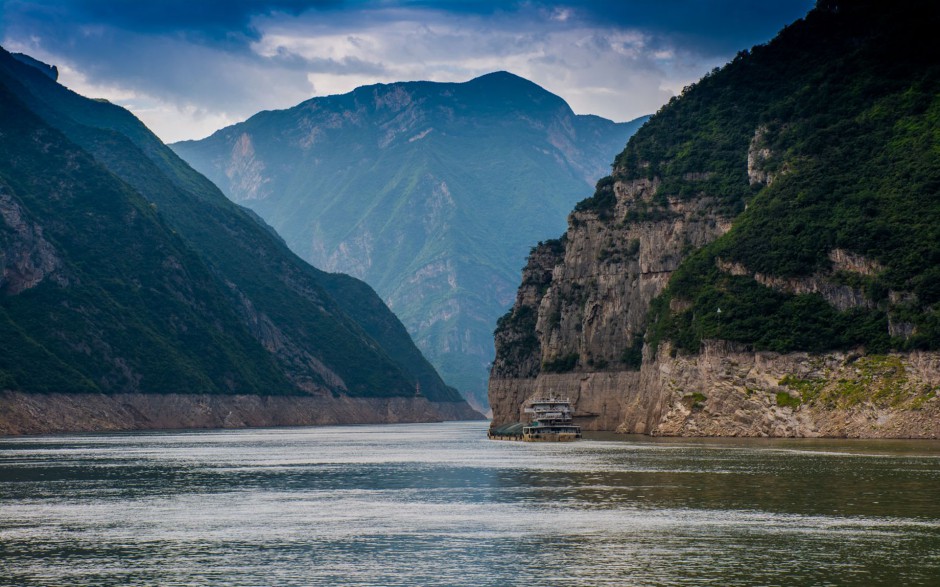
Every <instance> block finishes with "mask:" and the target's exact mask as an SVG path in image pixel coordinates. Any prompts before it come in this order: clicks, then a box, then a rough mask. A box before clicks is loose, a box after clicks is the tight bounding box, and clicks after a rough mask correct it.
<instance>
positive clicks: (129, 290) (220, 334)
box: [0, 50, 470, 415]
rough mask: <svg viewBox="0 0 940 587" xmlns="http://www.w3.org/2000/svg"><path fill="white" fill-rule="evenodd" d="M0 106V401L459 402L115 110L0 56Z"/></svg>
mask: <svg viewBox="0 0 940 587" xmlns="http://www.w3.org/2000/svg"><path fill="white" fill-rule="evenodd" d="M0 108H2V110H0V150H2V153H3V156H2V157H0V214H2V219H3V222H2V223H0V239H2V241H0V242H2V244H3V248H2V253H3V254H2V256H0V266H2V270H3V271H2V277H0V291H2V294H3V295H2V299H0V328H2V330H3V342H4V352H3V353H2V357H0V383H2V388H3V389H7V390H19V391H22V392H65V393H85V392H104V393H107V394H112V393H143V394H165V393H183V394H223V395H230V394H253V395H293V396H310V397H322V398H404V399H411V398H415V396H416V387H417V386H418V384H420V389H421V392H422V394H421V398H423V399H422V400H421V401H427V400H430V401H431V402H442V403H454V404H462V400H461V398H460V396H459V394H458V393H457V392H456V390H454V389H452V388H449V387H447V386H446V385H444V383H443V381H441V379H440V377H439V376H438V375H437V373H436V372H435V371H434V369H433V367H431V365H430V364H428V363H427V361H426V360H425V359H424V357H422V356H421V354H420V352H419V351H418V349H417V348H416V347H415V346H414V344H413V343H412V341H411V340H410V338H409V337H408V334H407V332H406V331H405V330H404V328H403V326H402V325H401V323H400V322H399V321H398V320H397V319H396V318H395V316H394V315H393V314H392V313H391V312H390V311H389V310H388V308H387V307H385V305H384V304H383V303H382V301H381V300H380V299H379V298H378V296H376V294H375V292H374V291H373V290H372V289H371V288H370V287H369V286H367V285H366V284H364V283H362V282H360V281H358V280H355V279H353V278H350V277H348V276H345V275H335V274H328V273H324V272H322V271H319V270H317V269H315V268H313V267H311V266H310V265H308V264H307V263H305V262H303V261H302V260H301V259H299V258H298V257H296V256H295V255H294V254H293V253H291V252H290V251H289V250H288V249H287V247H286V246H285V245H284V244H283V242H282V241H281V240H280V239H279V238H278V237H277V236H276V235H275V234H274V233H273V231H271V229H270V227H266V226H264V225H263V224H262V223H260V221H259V220H258V219H257V218H254V217H252V215H251V213H250V212H248V211H246V210H244V209H242V208H240V207H239V206H236V205H235V204H233V203H232V202H230V201H229V200H228V199H227V198H225V196H223V195H222V193H221V192H219V191H218V189H217V188H216V187H215V186H214V185H212V184H211V182H209V181H208V180H206V179H205V178H204V177H202V176H201V175H199V174H198V173H196V172H195V171H193V170H192V169H191V168H190V167H189V166H187V165H186V164H185V163H184V162H183V161H181V160H180V159H179V158H178V157H177V156H176V155H175V154H174V153H173V152H172V151H171V150H170V149H169V148H167V147H166V146H165V145H163V144H162V143H161V142H160V141H159V140H158V139H157V138H156V137H155V136H154V135H153V134H152V133H151V132H150V131H149V130H148V129H147V128H146V127H145V126H144V125H143V124H141V123H140V122H139V121H138V120H137V119H136V118H134V117H133V116H132V115H131V114H130V113H129V112H127V111H126V110H124V109H122V108H120V107H117V106H115V105H112V104H110V103H108V102H104V101H96V100H90V99H88V98H84V97H82V96H79V95H77V94H75V93H73V92H71V91H69V90H68V89H66V88H64V87H63V86H61V85H59V84H57V83H56V81H55V70H54V69H51V68H49V67H48V66H44V64H38V62H35V61H34V60H30V59H28V58H26V57H24V56H20V57H19V59H16V58H14V57H13V56H12V55H10V54H9V53H7V52H5V51H2V50H0ZM464 406H465V404H464ZM448 410H450V408H448ZM460 411H461V410H460V409H458V410H457V412H460ZM463 413H464V414H465V415H468V414H470V412H469V410H468V409H467V410H464V411H463Z"/></svg>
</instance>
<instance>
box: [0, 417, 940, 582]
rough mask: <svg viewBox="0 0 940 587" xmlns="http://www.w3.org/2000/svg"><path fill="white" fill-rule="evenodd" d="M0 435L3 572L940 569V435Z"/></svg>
mask: <svg viewBox="0 0 940 587" xmlns="http://www.w3.org/2000/svg"><path fill="white" fill-rule="evenodd" d="M485 427H486V424H485V423H478V422H475V423H449V424H418V425H395V426H344V427H323V428H288V429H264V430H237V431H231V430H224V431H196V432H158V433H133V434H85V435H73V436H45V437H30V438H7V439H0V585H3V586H8V585H9V586H13V585H15V586H18V587H20V586H31V585H37V586H38V585H42V586H56V585H141V586H143V585H147V586H151V585H160V586H176V585H200V586H203V585H225V586H260V585H272V586H275V585H276V586H294V585H297V586H301V585H370V586H393V585H408V586H415V585H428V586H432V585H433V586H437V585H440V586H444V585H448V586H449V585H467V586H470V585H475V586H479V585H492V586H504V585H537V586H555V585H584V586H600V585H618V586H625V585H637V586H652V585H696V586H698V585H721V586H729V585H781V586H798V585H813V586H822V585H840V586H842V585H859V586H862V585H864V586H875V585H891V586H899V585H931V586H936V585H940V443H937V442H931V441H911V442H908V441H835V440H715V439H710V440H709V439H649V438H640V437H627V438H624V437H615V436H612V435H611V436H608V437H602V436H596V437H595V438H593V439H586V440H584V441H581V442H577V443H569V444H528V443H518V442H497V441H488V440H486V439H485Z"/></svg>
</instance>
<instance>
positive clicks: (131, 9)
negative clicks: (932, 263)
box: [0, 0, 812, 142]
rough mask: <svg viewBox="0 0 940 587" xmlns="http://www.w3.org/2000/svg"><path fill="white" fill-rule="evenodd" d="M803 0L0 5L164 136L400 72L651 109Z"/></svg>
mask: <svg viewBox="0 0 940 587" xmlns="http://www.w3.org/2000/svg"><path fill="white" fill-rule="evenodd" d="M811 6H812V2H811V1H810V0H774V1H773V2H754V1H752V0H710V1H706V0H660V1H655V2H654V1H652V0H650V1H644V2H641V1H637V0H620V1H607V2H604V1H595V2H567V3H565V2H549V1H542V2H540V1H526V2H499V1H491V2H483V1H442V0H438V1H431V0H427V1H407V0H375V1H369V2H341V1H329V0H324V1H315V0H266V1H251V0H212V1H199V0H162V1H152V2H124V1H121V0H110V1H106V0H60V1H58V2H44V1H40V0H0V39H2V41H0V42H2V44H3V46H4V47H5V48H6V49H7V50H9V51H18V52H24V53H29V54H30V55H32V56H34V57H36V58H38V59H41V60H43V61H46V62H48V63H52V64H55V65H57V66H58V67H59V72H60V75H59V79H60V81H61V82H62V83H63V84H65V85H67V86H69V87H70V88H72V89H74V90H75V91H77V92H79V93H81V94H84V95H86V96H90V97H101V98H107V99H109V100H111V101H113V102H116V103H118V104H121V105H123V106H125V107H127V108H129V109H130V110H131V111H133V112H134V113H135V114H136V115H137V116H138V117H140V118H141V119H142V120H143V121H144V122H145V123H146V124H147V125H148V126H150V128H151V129H153V130H154V132H156V133H157V134H158V135H159V136H160V137H161V138H162V139H164V140H165V141H168V142H169V141H176V140H181V139H187V138H201V137H203V136H206V135H208V134H210V133H211V132H213V131H214V130H216V129H218V128H220V127H222V126H225V125H228V124H232V123H234V122H238V121H240V120H244V119H245V118H247V117H248V116H250V115H252V114H254V113H255V112H258V111H260V110H268V109H274V108H287V107H290V106H293V105H295V104H297V103H298V102H301V101H303V100H305V99H308V98H310V97H313V96H322V95H328V94H336V93H343V92H347V91H349V90H352V89H353V88H355V87H358V86H361V85H364V84H371V83H379V82H394V81H403V80H433V81H466V80H468V79H471V78H473V77H476V76H478V75H481V74H484V73H489V72H491V71H496V70H507V71H511V72H513V73H515V74H518V75H521V76H523V77H525V78H528V79H531V80H532V81H534V82H536V83H538V84H539V85H541V86H543V87H545V88H547V89H548V90H550V91H552V92H554V93H556V94H558V95H560V96H562V97H563V98H564V99H565V100H566V101H567V102H568V103H569V104H570V105H571V107H572V108H573V109H574V111H575V112H578V113H582V114H598V115H601V116H604V117H606V118H610V119H613V120H618V121H623V120H630V119H633V118H636V117H637V116H641V115H643V114H649V113H652V112H655V111H656V110H657V109H658V108H659V106H661V105H662V104H663V103H665V102H666V101H667V100H668V99H669V97H671V96H672V95H674V94H676V93H678V92H680V91H681V89H682V87H684V86H685V85H688V84H689V83H691V82H693V81H695V80H696V79H698V78H699V77H701V75H703V74H704V73H705V72H707V71H708V70H710V69H712V68H713V67H716V66H719V65H721V64H723V63H725V62H727V61H728V60H729V59H731V58H732V57H733V56H734V54H735V53H736V52H737V51H739V50H741V49H746V48H749V47H751V46H752V45H754V44H757V43H762V42H766V41H767V40H769V39H770V38H772V37H773V36H774V34H775V33H776V32H777V31H778V30H779V29H781V28H782V27H783V26H785V25H786V24H788V23H789V22H792V21H794V20H796V19H797V18H800V17H802V16H803V15H804V14H805V13H806V12H807V11H808V10H809V9H810V8H811Z"/></svg>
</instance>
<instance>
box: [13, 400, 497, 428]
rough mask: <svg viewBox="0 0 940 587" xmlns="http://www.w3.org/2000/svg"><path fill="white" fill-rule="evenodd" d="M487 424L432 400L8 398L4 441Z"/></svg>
mask: <svg viewBox="0 0 940 587" xmlns="http://www.w3.org/2000/svg"><path fill="white" fill-rule="evenodd" d="M483 419H484V418H483V416H482V415H481V414H480V413H478V412H477V411H475V410H474V409H473V408H471V407H470V405H469V404H467V403H466V402H465V401H464V402H431V401H429V400H427V399H426V398H401V397H398V398H352V397H313V396H258V395H209V394H179V393H169V394H141V393H126V394H67V393H24V392H18V391H2V392H0V436H21V435H33V434H58V433H75V432H131V431H144V430H182V429H189V430H195V429H224V428H265V427H279V426H328V425H341V424H398V423H418V422H443V421H457V420H483Z"/></svg>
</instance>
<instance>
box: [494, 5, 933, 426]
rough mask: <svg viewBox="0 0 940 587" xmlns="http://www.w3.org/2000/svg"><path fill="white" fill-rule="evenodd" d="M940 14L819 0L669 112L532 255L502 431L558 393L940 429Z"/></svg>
mask: <svg viewBox="0 0 940 587" xmlns="http://www.w3.org/2000/svg"><path fill="white" fill-rule="evenodd" d="M938 22H940V11H937V10H936V9H935V8H930V9H928V8H925V7H924V6H922V5H921V4H919V3H916V2H904V7H903V8H897V9H893V8H892V9H888V8H886V7H885V6H884V5H882V4H881V3H876V2H838V1H834V2H826V3H820V5H819V6H817V8H816V9H815V10H813V11H812V12H810V14H808V15H807V18H806V19H804V20H801V21H798V22H797V23H794V24H793V25H791V26H790V27H787V28H786V29H784V31H782V32H781V34H780V35H779V36H778V37H777V38H776V39H774V40H773V41H772V42H770V43H768V44H767V45H765V46H760V47H755V48H754V49H753V50H752V51H750V52H747V51H742V52H741V53H740V54H739V55H738V56H737V57H736V58H735V59H734V60H733V61H732V62H731V63H729V64H728V65H726V66H725V67H724V68H723V69H721V70H716V71H715V72H712V73H710V74H709V75H707V76H705V77H704V78H703V79H702V80H701V81H700V82H698V83H697V84H695V85H693V86H692V87H690V88H688V89H687V90H686V91H684V93H683V95H682V96H680V97H678V98H676V99H674V100H673V101H671V102H670V103H669V104H668V105H666V106H665V107H664V108H663V109H662V110H660V112H658V113H657V114H656V115H655V116H654V117H652V118H651V119H650V121H649V122H648V123H647V124H646V125H644V126H643V127H642V128H641V129H640V130H638V131H637V133H636V134H635V135H634V137H633V138H631V140H630V142H629V143H628V144H627V147H626V149H625V150H624V151H623V152H622V153H621V154H620V155H619V156H618V157H617V158H616V160H615V165H614V170H613V173H612V175H611V176H610V177H607V178H604V179H602V180H601V181H600V182H598V185H597V191H596V192H595V194H594V196H592V197H591V198H588V199H587V200H584V201H582V202H581V203H579V204H578V205H577V206H576V207H575V211H574V212H573V213H572V214H571V215H570V216H569V218H568V221H569V225H568V230H567V232H566V233H565V235H564V237H563V238H562V239H560V240H559V241H551V242H549V243H541V244H540V245H539V246H537V247H535V248H534V249H533V250H532V254H531V255H530V258H529V262H528V264H527V265H526V267H525V269H524V271H523V280H522V286H521V287H520V289H519V291H518V293H517V298H516V302H515V305H514V306H513V308H512V310H511V311H510V312H509V313H508V314H507V315H505V316H504V317H503V318H501V319H500V321H499V324H498V326H497V331H496V333H495V341H496V360H495V362H494V364H493V369H492V371H491V378H490V383H489V394H490V405H491V406H492V409H493V418H494V425H501V424H504V423H508V422H515V421H522V420H524V414H523V412H522V409H523V407H524V403H525V402H526V400H527V399H529V398H532V397H533V396H538V395H560V396H567V397H569V398H570V399H571V400H572V401H573V402H574V406H575V410H576V412H577V413H578V415H579V418H580V419H581V421H582V422H581V423H582V424H583V425H584V426H585V428H586V429H588V430H617V431H620V432H626V433H645V434H660V435H716V436H722V435H740V436H862V437H922V438H923V437H937V436H938V435H940V420H938V415H940V400H938V399H937V396H938V394H940V328H938V325H940V270H938V269H937V267H938V262H940V249H938V248H937V244H936V243H937V242H940V241H938V235H937V233H936V231H935V229H934V228H931V227H934V226H936V223H938V222H940V208H938V205H937V198H936V187H935V186H936V185H937V184H936V182H937V181H938V178H940V167H938V166H937V164H936V160H935V159H936V158H935V157H934V158H933V159H931V158H930V157H927V156H925V155H924V153H925V151H923V150H921V149H918V148H913V145H915V144H921V143H920V142H919V141H925V140H926V141H928V142H930V141H933V142H935V141H936V138H935V135H936V124H935V120H936V119H935V118H934V117H935V116H936V115H937V114H938V113H940V102H937V100H936V96H937V95H938V94H937V86H938V85H940V84H935V83H934V82H933V81H931V82H930V84H928V85H929V87H928V85H924V84H922V83H921V82H919V81H918V80H922V79H927V78H925V77H924V74H925V72H927V71H937V70H938V69H940V63H938V62H937V60H936V59H926V58H925V57H924V53H923V47H922V45H923V44H924V43H926V40H925V39H926V38H928V37H927V36H925V34H924V33H925V31H926V30H927V29H929V27H930V26H934V25H936V24H937V23H938ZM930 23H933V24H930ZM886 71H891V72H892V73H891V75H890V76H886V75H885V72H886ZM836 73H838V76H840V79H841V80H843V82H844V83H840V84H838V85H826V84H819V83H817V82H818V80H827V79H832V78H833V76H834V75H836ZM930 79H931V80H934V79H940V76H937V78H930ZM861 88H865V90H864V92H865V94H864V95H865V96H866V98H865V99H864V100H857V99H854V98H853V96H857V95H860V94H858V93H857V92H858V91H861ZM902 96H907V97H906V98H902ZM914 96H917V97H916V98H914ZM889 104H891V105H892V106H888V105H889ZM928 104H930V105H931V106H929V107H928ZM863 121H864V125H863V127H860V126H859V124H861V123H862V122H863ZM927 137H933V138H929V139H928V138H927ZM901 145H908V147H901Z"/></svg>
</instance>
